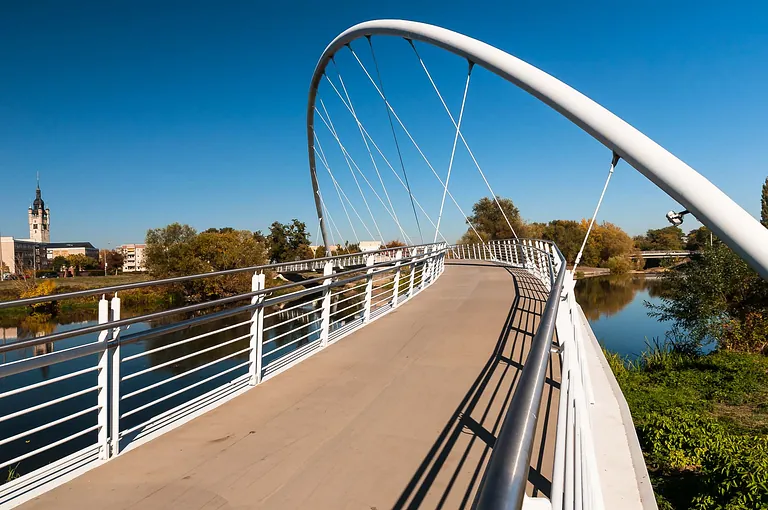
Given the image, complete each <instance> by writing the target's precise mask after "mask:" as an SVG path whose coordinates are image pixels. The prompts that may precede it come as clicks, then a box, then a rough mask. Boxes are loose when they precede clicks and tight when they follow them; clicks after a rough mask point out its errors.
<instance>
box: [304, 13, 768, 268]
mask: <svg viewBox="0 0 768 510" xmlns="http://www.w3.org/2000/svg"><path fill="white" fill-rule="evenodd" d="M371 35H388V36H398V37H404V38H406V39H413V40H418V41H421V42H425V43H429V44H432V45H434V46H437V47H439V48H442V49H445V50H447V51H450V52H451V53H454V54H456V55H459V56H461V57H464V58H466V59H468V60H470V61H471V62H474V63H475V64H477V65H479V66H481V67H484V68H485V69H488V70H489V71H491V72H493V73H495V74H497V75H498V76H500V77H502V78H504V79H505V80H507V81H509V82H511V83H513V84H514V85H516V86H518V87H519V88H521V89H523V90H525V91H526V92H528V93H529V94H531V95H533V96H534V97H536V98H538V99H539V100H541V101H542V102H543V103H545V104H547V105H548V106H550V107H552V108H553V109H555V110H556V111H558V112H559V113H560V114H562V115H563V116H564V117H566V118H567V119H569V120H570V121H571V122H573V123H574V124H576V125H577V126H579V127H580V128H581V129H583V130H584V131H586V132H587V133H588V134H590V135H591V136H592V137H593V138H595V139H596V140H597V141H599V142H600V143H602V144H603V145H605V146H606V147H608V148H609V149H611V150H612V151H613V152H614V153H616V154H618V155H619V156H620V157H621V158H622V159H624V160H625V161H626V162H627V163H629V164H630V165H632V166H633V167H634V168H635V169H636V170H638V171H639V172H640V173H641V174H643V175H644V176H645V177H647V178H648V179H649V180H650V181H651V182H653V183H654V184H655V185H656V186H658V187H659V188H660V189H661V190H662V191H664V192H665V193H666V194H667V195H669V196H670V197H672V198H673V199H674V200H676V201H677V202H679V203H681V204H682V205H683V206H685V208H686V209H687V210H688V211H690V212H691V213H693V215H694V216H695V217H696V218H697V219H698V220H699V221H701V222H702V223H703V224H705V225H706V226H707V227H709V228H710V229H711V230H712V231H713V232H714V233H715V234H716V235H717V236H718V237H719V238H720V239H722V240H723V241H724V242H725V243H726V244H727V245H728V246H730V247H731V248H732V249H733V250H734V251H735V252H736V253H738V254H739V255H740V256H741V257H742V258H743V259H744V260H745V261H746V262H747V263H749V265H750V266H752V268H753V269H755V270H756V271H757V272H758V273H759V274H760V275H761V276H762V277H763V278H765V279H768V229H766V228H764V227H763V226H762V225H761V224H760V222H758V221H757V220H756V219H755V218H754V217H752V216H751V215H750V214H749V213H747V212H746V211H745V210H744V209H743V208H742V207H741V206H739V205H738V204H736V202H734V201H733V200H731V198H729V197H728V196H727V195H726V194H725V193H723V192H722V191H721V190H720V189H719V188H717V187H716V186H715V185H714V184H712V183H711V182H710V181H709V180H707V179H706V178H705V177H704V176H702V175H701V174H699V173H698V172H696V170H694V169H693V168H691V167H690V166H688V165H686V164H685V163H683V162H682V161H680V160H679V159H678V158H677V157H675V156H674V155H672V154H671V153H670V152H669V151H667V150H666V149H664V148H663V147H661V146H660V145H659V144H657V143H656V142H654V141H653V140H651V139H650V138H648V137H647V136H646V135H644V134H643V133H641V132H640V131H638V130H637V129H635V128H634V127H632V126H631V125H629V124H628V123H627V122H625V121H624V120H622V119H620V118H619V117H618V116H616V115H615V114H613V113H611V112H610V111H608V110H607V109H605V108H604V107H602V106H600V105H599V104H598V103H596V102H595V101H593V100H591V99H589V98H588V97H587V96H585V95H584V94H582V93H580V92H578V91H577V90H575V89H573V88H571V87H569V86H568V85H566V84H565V83H563V82H561V81H560V80H558V79H557V78H554V77H553V76H551V75H549V74H547V73H545V72H544V71H542V70H540V69H537V68H536V67H534V66H532V65H530V64H528V63H526V62H524V61H522V60H520V59H518V58H516V57H513V56H512V55H510V54H509V53H506V52H505V51H502V50H500V49H498V48H495V47H493V46H491V45H489V44H486V43H484V42H481V41H478V40H477V39H473V38H471V37H468V36H466V35H463V34H460V33H458V32H454V31H452V30H447V29H445V28H441V27H437V26H434V25H429V24H426V23H418V22H415V21H405V20H376V21H366V22H364V23H360V24H358V25H355V26H353V27H351V28H349V29H347V30H345V31H344V32H342V33H341V34H340V35H339V36H337V37H336V38H335V39H334V40H333V41H332V42H331V43H330V44H329V45H328V46H327V47H326V48H325V51H323V54H322V56H321V57H320V60H319V61H318V63H317V66H316V67H315V72H314V74H313V76H312V81H311V82H310V88H309V102H308V107H307V141H308V151H309V170H310V177H311V179H312V189H313V192H314V194H315V206H316V208H317V216H318V219H319V220H320V227H321V230H322V232H323V239H324V240H325V242H326V244H328V236H327V235H326V232H325V221H324V218H323V212H322V205H321V202H320V195H319V188H318V184H317V172H316V170H317V168H316V161H315V152H314V140H313V136H314V106H315V99H316V97H317V89H318V86H319V84H320V79H321V78H322V76H323V73H324V72H325V67H326V66H327V64H328V62H330V60H331V58H332V57H333V55H334V54H335V53H336V52H337V51H338V50H339V49H341V48H343V47H344V46H345V45H347V44H349V43H351V42H352V41H354V40H355V39H359V38H362V37H368V36H371Z"/></svg>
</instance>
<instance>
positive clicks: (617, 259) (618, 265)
mask: <svg viewBox="0 0 768 510" xmlns="http://www.w3.org/2000/svg"><path fill="white" fill-rule="evenodd" d="M605 267H607V268H608V269H610V270H611V274H624V273H628V272H629V271H630V270H631V269H632V261H630V260H629V259H628V258H627V257H625V256H623V255H614V256H613V257H611V258H609V259H608V261H607V262H606V263H605Z"/></svg>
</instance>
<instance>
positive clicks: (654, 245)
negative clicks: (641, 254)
mask: <svg viewBox="0 0 768 510" xmlns="http://www.w3.org/2000/svg"><path fill="white" fill-rule="evenodd" d="M635 245H636V246H637V248H638V249H640V250H644V251H645V250H682V249H683V230H682V229H681V228H680V227H675V226H669V227H664V228H658V229H650V230H648V232H646V234H645V236H636V237H635Z"/></svg>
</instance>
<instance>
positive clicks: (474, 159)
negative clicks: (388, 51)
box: [406, 39, 517, 239]
mask: <svg viewBox="0 0 768 510" xmlns="http://www.w3.org/2000/svg"><path fill="white" fill-rule="evenodd" d="M406 41H408V43H409V44H410V45H411V48H413V51H414V53H415V54H416V58H418V59H419V63H420V64H421V68H422V69H424V72H425V73H426V75H427V78H429V82H430V83H431V84H432V88H434V89H435V92H436V93H437V97H438V98H439V99H440V102H441V103H442V104H443V108H445V111H446V113H447V114H448V117H450V119H451V122H452V123H453V126H454V127H455V128H456V130H457V131H458V133H459V137H460V138H461V141H462V143H463V144H464V147H465V148H466V149H467V152H468V153H469V156H470V157H471V158H472V161H473V162H474V163H475V167H476V168H477V170H478V171H479V172H480V176H481V177H482V178H483V181H484V182H485V185H486V187H488V191H489V192H490V193H491V196H492V197H493V200H494V201H495V202H496V206H497V207H498V208H499V211H501V215H502V216H504V221H506V222H507V226H508V227H509V229H510V230H511V231H512V235H513V236H515V239H517V232H515V229H514V228H513V227H512V223H511V222H510V221H509V218H507V213H506V212H504V208H503V207H501V203H499V198H498V196H496V193H494V191H493V189H492V188H491V183H489V182H488V179H487V178H486V177H485V172H483V169H482V168H480V163H478V162H477V158H475V154H474V153H473V152H472V149H470V148H469V143H468V142H467V140H466V139H465V138H464V134H463V133H462V132H461V130H459V126H458V125H457V123H456V120H455V119H454V118H453V115H452V114H451V110H450V108H448V105H447V104H446V103H445V100H444V99H443V95H442V94H441V93H440V89H438V88H437V84H436V83H435V80H433V79H432V75H431V74H430V72H429V70H428V69H427V65H426V64H425V63H424V60H422V58H421V55H419V50H417V49H416V45H415V44H414V43H413V41H412V40H411V39H406Z"/></svg>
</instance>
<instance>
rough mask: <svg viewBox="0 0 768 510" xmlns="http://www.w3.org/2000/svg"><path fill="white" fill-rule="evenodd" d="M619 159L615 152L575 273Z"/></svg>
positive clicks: (582, 244)
mask: <svg viewBox="0 0 768 510" xmlns="http://www.w3.org/2000/svg"><path fill="white" fill-rule="evenodd" d="M619 159H620V157H619V155H618V154H616V153H615V152H614V153H613V158H612V159H611V168H610V170H608V178H607V179H606V180H605V185H604V186H603V192H602V193H600V200H598V201H597V207H595V213H594V214H593V215H592V220H591V221H590V222H589V227H588V228H587V233H586V234H585V235H584V241H583V242H582V243H581V248H579V253H578V254H577V255H576V260H575V261H574V262H573V273H574V274H576V267H577V266H578V265H579V262H581V256H582V255H583V254H584V247H585V246H586V245H587V240H588V239H589V233H590V232H592V226H593V225H594V224H595V218H597V211H599V210H600V205H601V204H602V203H603V197H604V196H605V190H607V189H608V183H609V182H611V177H612V176H613V171H614V169H615V168H616V165H617V164H618V162H619Z"/></svg>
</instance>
